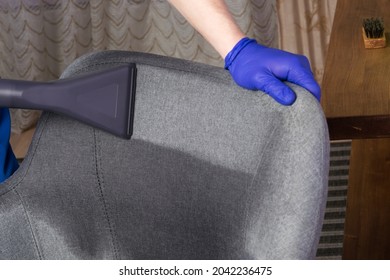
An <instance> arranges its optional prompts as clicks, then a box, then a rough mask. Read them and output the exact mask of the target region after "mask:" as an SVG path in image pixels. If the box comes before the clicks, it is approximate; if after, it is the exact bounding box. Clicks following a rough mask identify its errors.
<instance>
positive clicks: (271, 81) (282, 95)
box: [256, 77, 297, 106]
mask: <svg viewBox="0 0 390 280" xmlns="http://www.w3.org/2000/svg"><path fill="white" fill-rule="evenodd" d="M256 87H257V89H259V90H262V91H264V92H265V93H267V94H268V95H270V96H271V97H272V98H273V99H275V100H276V101H277V102H278V103H280V104H282V105H285V106H289V105H292V104H293V103H294V102H295V100H296V98H297V96H296V94H295V92H294V91H292V90H291V89H290V88H289V87H288V86H287V85H285V84H284V83H283V82H281V81H280V80H278V79H277V78H274V77H267V79H264V80H262V81H257V83H256Z"/></svg>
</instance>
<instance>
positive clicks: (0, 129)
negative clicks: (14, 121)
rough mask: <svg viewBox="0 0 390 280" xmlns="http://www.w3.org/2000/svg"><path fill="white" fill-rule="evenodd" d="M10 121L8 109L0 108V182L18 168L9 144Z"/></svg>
mask: <svg viewBox="0 0 390 280" xmlns="http://www.w3.org/2000/svg"><path fill="white" fill-rule="evenodd" d="M10 134H11V119H10V115H9V110H8V108H0V182H3V181H4V180H5V179H7V178H8V177H9V176H11V175H12V173H14V172H15V170H16V169H17V168H18V167H19V164H18V161H17V160H16V158H15V155H14V153H13V152H12V148H11V145H10V144H9V137H10Z"/></svg>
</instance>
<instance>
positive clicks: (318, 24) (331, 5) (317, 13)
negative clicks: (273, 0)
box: [277, 0, 354, 83]
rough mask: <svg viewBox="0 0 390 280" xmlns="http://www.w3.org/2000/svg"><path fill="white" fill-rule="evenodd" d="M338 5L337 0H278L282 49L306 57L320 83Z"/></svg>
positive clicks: (280, 44)
mask: <svg viewBox="0 0 390 280" xmlns="http://www.w3.org/2000/svg"><path fill="white" fill-rule="evenodd" d="M351 1H354V0H351ZM336 4H337V0H277V10H278V15H279V39H280V41H279V46H280V48H281V49H283V50H286V51H290V52H293V53H300V54H304V55H306V56H307V57H308V58H309V60H310V62H311V66H312V70H313V72H314V75H315V77H316V79H317V81H318V82H319V83H321V81H322V76H323V74H324V64H325V58H326V53H327V49H328V44H329V38H330V33H331V29H332V23H333V17H334V12H335V9H336Z"/></svg>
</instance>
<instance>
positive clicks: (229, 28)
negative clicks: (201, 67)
mask: <svg viewBox="0 0 390 280" xmlns="http://www.w3.org/2000/svg"><path fill="white" fill-rule="evenodd" d="M169 2H170V3H171V4H172V5H173V6H174V7H175V8H176V9H177V10H178V11H179V12H180V13H181V14H182V15H183V16H184V17H185V18H186V19H187V20H188V22H190V24H191V25H192V26H193V27H194V28H195V29H196V30H197V31H198V32H199V33H200V34H202V36H203V37H204V38H205V39H206V40H207V41H208V42H209V43H210V44H211V45H212V46H213V47H214V48H215V49H216V50H217V51H218V53H219V54H220V55H221V56H222V57H223V58H224V57H225V56H226V55H227V54H228V53H229V51H230V50H231V49H232V48H233V47H234V46H235V44H236V43H237V42H238V41H239V40H240V39H242V38H243V37H245V35H244V34H243V32H242V31H241V30H240V28H239V27H238V26H237V24H236V23H235V21H234V19H233V18H232V16H231V14H230V12H229V10H228V8H227V7H226V4H225V2H224V0H169Z"/></svg>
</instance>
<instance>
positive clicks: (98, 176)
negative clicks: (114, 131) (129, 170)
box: [93, 129, 118, 259]
mask: <svg viewBox="0 0 390 280" xmlns="http://www.w3.org/2000/svg"><path fill="white" fill-rule="evenodd" d="M93 131H94V132H93V135H94V150H95V175H96V179H97V187H98V192H99V195H100V197H101V200H102V204H103V207H102V210H103V215H104V217H105V219H106V221H107V224H108V228H109V232H110V236H111V242H112V246H113V250H114V258H115V259H118V248H117V244H116V238H115V229H114V224H113V223H112V221H111V219H110V214H109V205H108V202H107V200H106V199H105V196H104V191H103V189H104V177H103V172H101V156H100V153H99V151H100V145H99V144H98V140H97V135H96V130H95V129H94V130H93Z"/></svg>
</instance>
